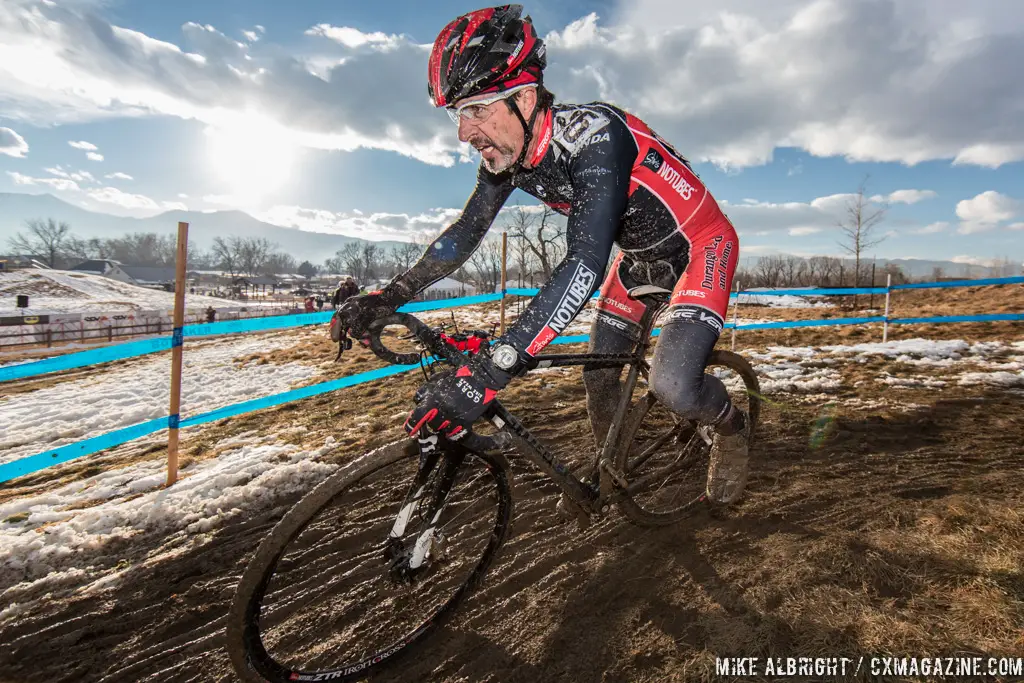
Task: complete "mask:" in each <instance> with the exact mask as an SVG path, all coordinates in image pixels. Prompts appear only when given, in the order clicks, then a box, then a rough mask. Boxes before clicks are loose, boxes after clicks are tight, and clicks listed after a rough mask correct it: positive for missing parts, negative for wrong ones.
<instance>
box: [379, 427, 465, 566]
mask: <svg viewBox="0 0 1024 683" xmlns="http://www.w3.org/2000/svg"><path fill="white" fill-rule="evenodd" d="M417 443H418V446H419V450H420V464H419V469H418V471H417V473H416V479H415V481H414V482H413V484H412V486H411V487H410V488H409V492H408V493H407V494H406V496H405V501H404V502H403V504H402V508H401V510H400V511H399V512H398V516H397V517H396V518H395V523H394V525H392V527H391V531H390V533H389V534H388V559H389V560H392V561H394V562H396V564H397V565H398V567H396V569H398V572H399V575H401V576H402V578H412V577H413V576H414V575H415V574H416V573H417V572H418V570H420V569H421V568H423V564H424V562H425V561H426V559H427V555H428V553H430V551H431V550H434V551H435V552H436V548H437V547H438V546H439V545H440V542H441V539H440V538H439V532H438V531H437V522H438V520H439V519H440V518H441V513H442V512H443V511H444V506H445V503H446V502H447V499H448V494H449V493H450V491H451V488H452V486H453V485H454V483H455V477H456V476H457V474H458V471H459V467H461V465H462V461H463V458H464V456H463V455H462V454H460V453H450V452H449V453H445V454H444V455H445V458H444V460H443V462H442V464H441V467H442V469H441V473H440V477H439V479H438V480H437V481H436V482H435V485H434V486H433V487H432V488H433V491H432V495H431V498H430V501H429V503H428V507H427V513H426V515H422V516H421V519H422V520H423V529H422V530H421V531H420V532H419V534H418V535H417V536H416V541H415V543H413V546H412V549H411V550H408V549H407V547H406V545H405V544H404V543H403V542H402V537H403V536H404V535H405V532H406V529H407V527H408V525H409V520H410V519H411V518H412V514H413V512H415V511H416V510H417V508H419V507H420V506H422V504H423V502H424V498H425V497H426V496H427V495H428V493H430V489H431V487H430V486H429V481H430V477H431V474H432V473H433V471H434V468H435V467H437V464H438V461H439V460H441V455H442V452H441V449H440V448H438V436H437V435H436V434H434V435H431V436H428V437H427V438H423V439H417Z"/></svg>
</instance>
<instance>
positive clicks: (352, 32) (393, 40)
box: [306, 24, 402, 48]
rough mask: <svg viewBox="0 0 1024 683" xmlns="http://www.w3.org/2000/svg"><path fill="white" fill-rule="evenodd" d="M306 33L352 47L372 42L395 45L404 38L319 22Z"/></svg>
mask: <svg viewBox="0 0 1024 683" xmlns="http://www.w3.org/2000/svg"><path fill="white" fill-rule="evenodd" d="M306 35H307V36H323V37H324V38H330V39H331V40H333V41H335V42H337V43H341V44H342V45H344V46H345V47H351V48H356V47H362V46H364V45H368V44H371V43H376V44H379V45H382V46H390V47H395V46H397V45H398V43H399V42H400V41H401V40H402V38H401V37H400V36H396V35H388V34H386V33H382V32H380V31H374V32H373V33H363V32H362V31H360V30H359V29H355V28H349V27H348V26H331V25H330V24H317V25H316V26H314V27H312V28H311V29H309V30H308V31H306Z"/></svg>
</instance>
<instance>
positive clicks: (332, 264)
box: [323, 252, 345, 275]
mask: <svg viewBox="0 0 1024 683" xmlns="http://www.w3.org/2000/svg"><path fill="white" fill-rule="evenodd" d="M339 253H340V252H339ZM343 270H345V264H344V263H342V260H341V257H340V256H338V255H337V254H335V255H334V256H332V257H330V258H329V259H327V260H326V261H324V269H323V272H324V273H329V274H331V275H339V274H340V273H341V272H342V271H343Z"/></svg>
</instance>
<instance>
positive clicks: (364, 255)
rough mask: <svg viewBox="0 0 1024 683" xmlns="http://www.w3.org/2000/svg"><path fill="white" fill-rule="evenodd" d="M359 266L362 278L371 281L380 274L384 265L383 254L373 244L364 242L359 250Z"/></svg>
mask: <svg viewBox="0 0 1024 683" xmlns="http://www.w3.org/2000/svg"><path fill="white" fill-rule="evenodd" d="M359 255H360V265H361V266H362V268H363V277H364V278H366V279H367V280H373V279H374V278H376V277H377V275H378V274H379V273H380V270H381V266H383V265H384V252H383V251H382V250H381V248H380V247H378V246H377V245H376V244H374V243H373V242H364V243H363V245H362V248H361V249H360V250H359Z"/></svg>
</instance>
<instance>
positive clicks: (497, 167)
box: [480, 147, 516, 173]
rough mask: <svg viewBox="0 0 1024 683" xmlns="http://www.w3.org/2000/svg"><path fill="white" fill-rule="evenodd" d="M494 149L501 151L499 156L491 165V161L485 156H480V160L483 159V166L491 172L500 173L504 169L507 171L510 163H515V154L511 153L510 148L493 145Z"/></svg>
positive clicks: (510, 165)
mask: <svg viewBox="0 0 1024 683" xmlns="http://www.w3.org/2000/svg"><path fill="white" fill-rule="evenodd" d="M495 149H496V150H498V152H500V153H501V157H500V158H499V159H498V161H497V162H496V163H495V164H494V165H492V164H491V162H490V161H488V160H487V159H486V158H484V157H481V158H480V160H481V161H483V163H484V168H486V169H487V170H488V171H489V172H491V173H502V172H504V171H507V170H508V169H509V168H511V167H512V164H514V163H515V161H516V158H515V156H514V155H513V154H512V151H511V150H506V149H500V148H498V147H495Z"/></svg>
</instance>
